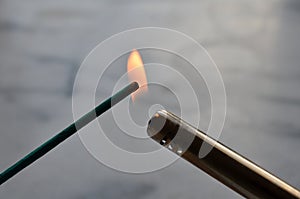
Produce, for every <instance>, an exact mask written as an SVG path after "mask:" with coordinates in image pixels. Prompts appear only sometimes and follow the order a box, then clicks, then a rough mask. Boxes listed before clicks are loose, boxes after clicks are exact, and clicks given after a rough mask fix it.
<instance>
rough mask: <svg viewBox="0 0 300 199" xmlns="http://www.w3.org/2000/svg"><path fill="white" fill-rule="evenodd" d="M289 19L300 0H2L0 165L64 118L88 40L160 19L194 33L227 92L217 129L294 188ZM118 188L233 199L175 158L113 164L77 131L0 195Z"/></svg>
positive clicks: (297, 132)
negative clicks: (136, 169) (142, 169)
mask: <svg viewBox="0 0 300 199" xmlns="http://www.w3.org/2000/svg"><path fill="white" fill-rule="evenodd" d="M299 23H300V1H299V0H286V1H279V0H278V1H276V0H268V1H260V0H226V1H223V0H205V1H136V2H135V1H126V2H125V1H111V0H107V1H95V0H86V1H79V0H59V1H57V0H52V1H37V0H28V1H20V0H0V125H1V130H0V136H1V139H0V157H1V161H0V170H1V171H2V170H4V169H5V168H6V167H8V166H10V165H11V164H12V163H14V162H15V161H17V160H18V159H19V158H21V157H23V156H24V155H25V154H26V153H27V152H29V151H30V150H32V149H34V148H35V147H36V146H38V145H39V144H41V143H42V142H43V141H45V140H46V139H48V138H49V137H51V136H52V135H53V133H54V132H57V131H59V130H61V129H62V128H63V127H65V126H66V124H69V123H70V122H72V119H73V118H72V99H71V96H72V87H73V81H74V78H75V75H76V71H77V69H78V68H79V66H80V63H81V62H82V60H83V59H84V58H85V56H86V55H87V54H88V53H89V52H90V50H91V49H92V48H94V47H95V46H96V45H97V44H98V43H99V42H101V41H103V40H104V39H106V38H107V37H109V36H111V35H112V34H115V33H118V32H120V31H124V30H127V29H130V28H136V27H144V26H159V27H166V28H171V29H175V30H178V31H181V32H183V33H186V34H188V35H190V36H191V37H193V38H195V39H196V40H197V41H198V42H200V43H201V44H202V45H203V46H204V47H205V48H206V49H207V50H208V52H209V53H210V55H211V56H212V58H213V59H214V61H215V62H216V64H217V65H218V66H219V69H220V71H221V74H222V76H223V79H224V83H225V87H226V91H227V99H228V111H227V119H226V123H225V128H224V130H223V133H222V135H221V138H220V140H221V141H222V142H223V143H225V144H226V145H228V146H230V147H231V148H233V149H235V150H236V151H238V152H240V153H241V154H243V155H245V156H246V157H248V158H250V159H252V160H253V161H254V162H256V163H258V164H259V165H261V166H263V167H265V168H267V169H268V170H269V171H271V172H272V173H274V174H275V175H277V176H279V177H281V178H282V179H284V180H285V181H287V182H288V183H290V184H292V185H293V186H295V187H297V188H300V173H299V169H300V154H299V150H300V144H299V141H300V123H299V116H300V93H299V84H300V66H299V62H300V57H299V55H300V54H299V52H300V39H299V35H300V24H299ZM186 50H187V51H188V50H190V51H192V49H188V47H187V49H186ZM120 197H122V198H124V199H126V198H172V199H175V198H187V199H188V198H240V196H239V195H237V194H235V193H234V192H233V191H231V190H229V189H228V188H226V187H224V186H223V185H222V184H220V183H219V182H217V181H215V180H214V179H212V178H211V177H209V176H207V175H206V174H204V173H203V172H201V171H199V170H198V169H196V168H194V167H193V166H191V165H190V164H188V163H186V162H185V161H184V160H179V161H177V162H175V163H174V164H172V165H171V166H169V167H167V168H165V169H163V170H160V171H157V172H153V173H148V174H140V175H133V174H125V173H121V172H117V171H114V170H112V169H109V168H107V167H105V166H103V165H101V164H99V163H98V162H97V161H96V160H95V159H94V158H92V156H90V154H89V153H88V152H87V151H86V150H85V148H84V147H83V145H82V144H81V142H80V140H79V138H78V136H76V135H75V136H73V137H72V138H70V139H69V140H68V141H66V142H65V143H64V144H63V145H61V146H59V147H58V148H56V149H55V150H54V151H52V152H51V153H49V154H48V155H47V156H45V157H43V158H41V160H39V161H38V162H36V163H35V164H33V165H32V166H30V167H29V168H27V169H26V170H24V171H23V172H21V173H20V174H18V175H17V176H15V177H14V178H13V179H11V180H10V181H8V182H7V183H5V184H4V185H2V186H1V187H0V198H5V199H16V198H24V199H29V198H30V199H32V198H43V199H48V198H49V199H50V198H75V199H94V198H120Z"/></svg>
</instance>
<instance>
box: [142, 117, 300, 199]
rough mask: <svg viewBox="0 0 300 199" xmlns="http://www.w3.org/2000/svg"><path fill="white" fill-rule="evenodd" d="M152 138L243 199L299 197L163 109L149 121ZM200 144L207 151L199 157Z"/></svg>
mask: <svg viewBox="0 0 300 199" xmlns="http://www.w3.org/2000/svg"><path fill="white" fill-rule="evenodd" d="M147 131H148V134H149V135H150V136H151V138H152V139H154V140H155V141H157V142H158V143H160V144H161V145H163V146H165V147H166V148H168V149H169V150H171V151H173V152H175V153H177V154H178V155H180V156H181V157H182V158H184V159H185V160H187V161H189V162H190V163H192V164H193V165H195V166H196V167H198V168H200V169H201V170H203V171H205V172H206V173H207V174H209V175H210V176H212V177H214V178H215V179H217V180H219V181H220V182H221V183H223V184H225V185H226V186H228V187H229V188H231V189H233V190H235V191H236V192H238V193H239V194H241V195H242V196H245V197H247V198H280V199H283V198H300V192H299V190H297V189H295V188H294V187H292V186H290V185H288V184H287V183H285V182H284V181H282V180H280V179H279V178H277V177H275V176H274V175H272V174H270V173H269V172H267V171H266V170H264V169H262V168H261V167H259V166H257V165H256V164H254V163H252V162H251V161H249V160H248V159H246V158H244V157H243V156H241V155H239V154H238V153H236V152H235V151H233V150H231V149H229V148H228V147H226V146H224V145H223V144H221V143H219V142H218V141H216V140H214V139H212V138H211V137H209V136H207V135H206V134H205V133H203V132H201V131H200V130H198V129H196V128H194V127H192V126H191V125H189V124H188V123H186V122H184V121H183V120H182V119H180V118H178V117H177V116H175V115H173V114H172V113H169V112H167V111H159V112H157V113H156V114H155V115H154V116H153V117H152V118H151V120H150V121H149V124H148V129H147ZM202 144H206V145H208V146H211V151H210V152H209V153H208V154H207V155H206V156H204V157H202V158H200V157H199V151H200V147H201V146H202Z"/></svg>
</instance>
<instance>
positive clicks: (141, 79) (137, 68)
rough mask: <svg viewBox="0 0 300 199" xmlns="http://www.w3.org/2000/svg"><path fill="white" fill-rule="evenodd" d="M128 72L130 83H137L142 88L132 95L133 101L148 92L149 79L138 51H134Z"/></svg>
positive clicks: (129, 60)
mask: <svg viewBox="0 0 300 199" xmlns="http://www.w3.org/2000/svg"><path fill="white" fill-rule="evenodd" d="M127 72H128V78H129V80H130V81H136V82H137V83H138V84H139V86H140V88H139V90H138V92H134V93H132V94H131V98H132V101H134V99H135V98H136V97H137V96H138V95H139V94H141V93H143V92H147V90H148V87H147V77H146V72H145V68H144V64H143V60H142V57H141V55H140V53H139V52H138V51H137V50H135V49H134V50H133V51H132V52H131V53H130V55H129V57H128V61H127Z"/></svg>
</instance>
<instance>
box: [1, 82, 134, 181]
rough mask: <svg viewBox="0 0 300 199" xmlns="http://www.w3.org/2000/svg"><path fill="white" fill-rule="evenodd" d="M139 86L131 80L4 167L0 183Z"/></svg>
mask: <svg viewBox="0 0 300 199" xmlns="http://www.w3.org/2000/svg"><path fill="white" fill-rule="evenodd" d="M138 88H139V85H138V83H137V82H133V83H131V84H129V85H128V86H126V87H125V88H123V89H122V90H120V91H119V92H118V93H116V94H115V95H113V96H112V97H110V98H108V99H107V100H105V101H104V102H103V103H101V104H100V105H98V106H97V107H96V108H95V109H93V110H91V111H90V112H88V113H87V114H85V115H84V116H82V117H81V118H79V119H78V120H77V121H75V122H74V123H73V124H71V125H69V126H68V127H67V128H65V129H64V130H62V131H61V132H60V133H58V134H57V135H55V136H54V137H52V138H51V139H49V140H48V141H46V142H45V143H44V144H42V145H41V146H39V147H38V148H36V149H35V150H33V151H32V152H31V153H29V154H28V155H26V156H25V157H24V158H22V159H21V160H19V161H18V162H16V163H15V164H13V165H12V166H11V167H9V168H8V169H6V170H5V171H3V172H2V173H1V174H0V185H1V184H3V183H4V182H6V181H7V180H9V179H10V178H11V177H13V176H14V175H16V174H17V173H18V172H20V171H21V170H23V169H24V168H26V167H27V166H29V165H30V164H32V163H33V162H34V161H36V160H37V159H39V158H40V157H42V156H43V155H45V154H46V153H47V152H49V151H50V150H52V149H53V148H54V147H56V146H57V145H59V144H60V143H62V142H63V141H64V140H66V139H67V138H69V137H70V136H71V135H73V134H74V133H76V132H77V131H78V130H80V129H81V128H83V127H84V126H86V125H87V124H89V123H90V122H91V121H93V120H94V119H95V118H97V117H98V116H100V115H101V114H103V113H104V112H106V111H107V110H109V109H110V108H111V107H112V106H114V105H115V104H117V103H118V102H120V101H121V100H123V99H124V98H125V97H127V96H128V95H130V94H131V93H133V92H134V91H136V90H137V89H138Z"/></svg>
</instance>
